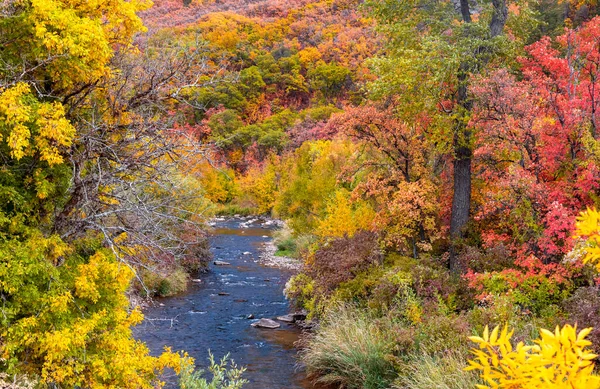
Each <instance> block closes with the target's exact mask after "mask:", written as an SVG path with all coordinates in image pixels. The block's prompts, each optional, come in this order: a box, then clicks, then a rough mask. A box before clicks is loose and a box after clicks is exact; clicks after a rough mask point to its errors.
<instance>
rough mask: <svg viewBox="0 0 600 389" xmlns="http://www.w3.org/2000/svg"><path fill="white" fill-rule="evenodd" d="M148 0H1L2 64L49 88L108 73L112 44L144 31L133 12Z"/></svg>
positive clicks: (127, 41)
mask: <svg viewBox="0 0 600 389" xmlns="http://www.w3.org/2000/svg"><path fill="white" fill-rule="evenodd" d="M150 5H151V2H150V1H147V0H132V1H125V0H108V1H101V0H90V1H75V0H13V1H9V2H8V3H7V2H4V5H2V6H0V8H1V11H2V12H3V13H4V14H6V15H7V16H8V17H4V18H3V19H2V21H1V22H0V32H1V36H2V38H1V43H2V45H3V49H4V52H3V54H2V57H3V58H2V59H3V60H4V61H5V62H6V63H5V64H4V65H3V66H2V67H3V68H5V69H2V70H3V71H6V72H7V73H8V74H11V73H22V74H21V78H23V79H30V80H36V81H37V80H44V83H45V84H44V87H45V88H48V89H51V90H56V89H59V90H62V89H70V88H72V87H73V86H74V85H77V84H79V83H93V82H95V81H97V80H98V79H99V78H100V77H102V76H104V75H106V74H107V73H108V71H109V70H108V63H109V61H110V59H111V57H112V55H113V52H114V50H115V49H118V48H122V47H127V46H129V45H130V44H131V43H132V39H133V37H134V35H135V34H137V33H139V32H142V31H144V29H145V28H144V26H143V24H142V21H141V19H140V18H139V17H138V16H137V15H136V12H138V11H141V10H143V9H146V8H148V7H149V6H150ZM47 92H50V90H48V91H47Z"/></svg>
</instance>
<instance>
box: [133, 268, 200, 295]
mask: <svg viewBox="0 0 600 389" xmlns="http://www.w3.org/2000/svg"><path fill="white" fill-rule="evenodd" d="M141 278H142V281H143V283H144V286H145V291H146V292H147V293H148V294H149V295H150V296H160V297H168V296H174V295H176V294H179V293H182V292H185V291H186V289H187V282H188V274H187V273H186V272H185V270H184V269H182V268H180V267H177V268H175V269H170V270H168V271H165V272H164V273H163V272H151V271H149V270H144V271H142V272H141ZM150 296H149V297H150Z"/></svg>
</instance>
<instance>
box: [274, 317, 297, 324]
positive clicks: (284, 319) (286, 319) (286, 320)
mask: <svg viewBox="0 0 600 389" xmlns="http://www.w3.org/2000/svg"><path fill="white" fill-rule="evenodd" d="M277 320H279V321H283V322H286V323H293V322H295V321H296V319H294V315H283V316H277Z"/></svg>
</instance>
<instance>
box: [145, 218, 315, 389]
mask: <svg viewBox="0 0 600 389" xmlns="http://www.w3.org/2000/svg"><path fill="white" fill-rule="evenodd" d="M240 225H241V226H242V227H240ZM243 227H245V228H243ZM272 231H273V227H272V225H270V223H266V224H265V221H264V220H256V221H253V222H250V223H249V222H248V220H247V219H243V218H232V219H227V220H218V221H217V222H216V225H215V226H214V231H213V233H214V235H213V237H212V238H211V250H212V251H213V254H214V260H219V261H226V262H229V263H230V264H231V265H230V266H216V265H214V264H213V263H212V262H211V265H210V271H209V272H208V273H206V274H202V275H200V276H199V278H200V279H201V280H202V282H201V283H200V284H194V285H192V286H191V288H190V289H189V290H188V292H186V293H185V294H183V295H180V296H176V297H171V298H165V299H160V300H159V301H158V303H160V304H162V306H161V305H157V306H155V307H152V308H149V309H147V310H146V311H145V312H144V313H145V316H146V320H145V321H144V323H142V324H141V325H140V326H138V327H137V328H136V330H135V335H136V337H137V338H138V339H140V340H143V341H144V342H146V344H147V345H148V347H149V348H150V350H151V352H152V353H153V354H159V353H160V352H161V351H162V349H163V348H164V347H165V346H168V347H171V348H172V349H173V350H185V351H187V352H188V353H189V354H190V355H191V356H192V357H194V358H195V359H196V364H197V365H198V366H206V364H207V362H206V361H207V358H208V349H210V350H211V351H212V353H213V354H214V355H215V357H217V358H220V357H222V356H223V355H225V354H227V353H230V355H231V357H232V358H233V359H234V360H235V362H236V363H237V364H239V365H243V366H245V367H246V368H247V371H246V373H245V374H244V377H245V378H246V379H248V380H249V381H250V382H249V383H248V384H247V385H245V386H244V389H281V388H286V389H302V388H303V389H306V388H313V387H314V386H313V385H312V384H311V383H310V382H308V381H307V380H306V379H305V376H304V374H303V372H302V371H301V369H298V367H297V363H296V362H297V361H296V352H297V350H296V349H295V348H294V342H295V341H296V340H297V339H298V336H299V332H300V331H299V329H298V328H296V327H295V326H294V325H290V324H285V323H281V328H279V329H276V330H266V329H258V328H254V327H251V326H250V324H251V323H252V322H253V321H255V320H258V319H260V318H274V317H276V316H281V315H284V314H287V313H289V311H290V308H289V304H288V301H287V300H286V299H285V297H284V295H283V288H284V286H285V283H286V282H287V280H288V279H289V277H290V276H291V275H292V272H291V271H289V270H284V269H277V268H271V267H266V266H263V265H261V263H260V261H259V254H260V253H261V249H262V247H263V245H264V244H265V243H266V242H268V241H270V240H271V234H272ZM250 315H253V316H254V319H249V318H248V317H249V316H250Z"/></svg>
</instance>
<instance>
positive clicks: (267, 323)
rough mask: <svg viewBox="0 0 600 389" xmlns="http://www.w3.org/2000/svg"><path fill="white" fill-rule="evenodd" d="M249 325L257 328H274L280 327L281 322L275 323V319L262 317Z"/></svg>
mask: <svg viewBox="0 0 600 389" xmlns="http://www.w3.org/2000/svg"><path fill="white" fill-rule="evenodd" d="M251 326H252V327H257V328H267V329H270V330H274V329H275V328H279V327H281V324H279V323H277V322H276V321H275V320H271V319H265V318H263V319H260V320H259V321H257V322H255V323H252V324H251Z"/></svg>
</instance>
